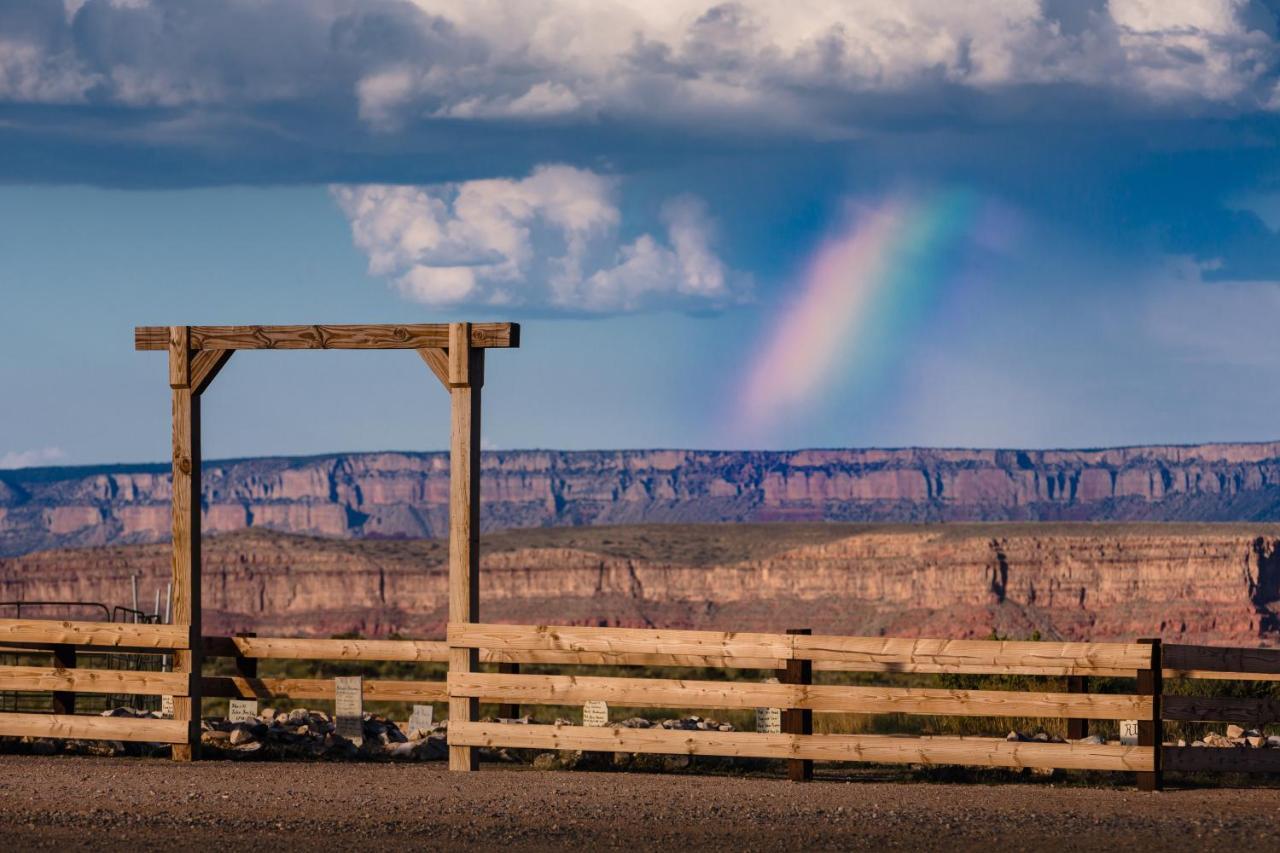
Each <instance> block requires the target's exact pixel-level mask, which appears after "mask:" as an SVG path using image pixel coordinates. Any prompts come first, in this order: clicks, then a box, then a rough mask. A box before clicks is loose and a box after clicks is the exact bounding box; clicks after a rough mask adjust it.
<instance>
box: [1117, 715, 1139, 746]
mask: <svg viewBox="0 0 1280 853" xmlns="http://www.w3.org/2000/svg"><path fill="white" fill-rule="evenodd" d="M1120 743H1121V745H1123V746H1137V745H1138V721H1137V720H1121V721H1120Z"/></svg>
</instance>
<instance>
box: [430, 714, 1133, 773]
mask: <svg viewBox="0 0 1280 853" xmlns="http://www.w3.org/2000/svg"><path fill="white" fill-rule="evenodd" d="M449 742H450V743H451V744H454V743H456V744H457V745H461V746H483V747H515V748H527V749H566V750H572V749H580V750H592V751H601V752H656V753H675V754H683V755H714V756H729V757H740V758H745V757H750V758H787V759H797V758H798V759H808V760H813V761H869V762H885V763H896V764H978V765H982V766H985V767H1058V768H1064V769H1073V770H1130V771H1137V772H1142V771H1150V770H1151V769H1152V768H1153V767H1154V758H1153V755H1152V753H1153V750H1152V749H1151V748H1149V747H1138V746H1119V745H1115V744H1101V745H1091V744H1088V745H1086V744H1071V743H1034V742H1029V743H1011V742H1008V741H1005V740H998V739H995V738H968V737H897V736H894V735H792V734H761V733H757V732H703V731H680V730H665V729H625V728H619V729H613V728H585V727H582V726H547V725H521V726H510V725H501V724H490V723H463V724H461V725H458V726H450V727H449Z"/></svg>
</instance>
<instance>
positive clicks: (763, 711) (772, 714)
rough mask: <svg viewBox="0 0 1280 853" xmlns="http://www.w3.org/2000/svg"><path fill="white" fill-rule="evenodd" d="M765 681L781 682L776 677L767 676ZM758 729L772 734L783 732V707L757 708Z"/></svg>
mask: <svg viewBox="0 0 1280 853" xmlns="http://www.w3.org/2000/svg"><path fill="white" fill-rule="evenodd" d="M764 683H765V684H777V683H779V682H778V679H776V678H766V679H765V680H764ZM756 731H758V732H764V733H765V734H771V735H778V734H782V709H781V708H756Z"/></svg>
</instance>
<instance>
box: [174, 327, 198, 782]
mask: <svg viewBox="0 0 1280 853" xmlns="http://www.w3.org/2000/svg"><path fill="white" fill-rule="evenodd" d="M191 360H192V359H191V329H190V328H189V327H187V326H171V327H170V328H169V387H170V388H171V389H172V394H173V508H172V522H173V623H174V624H175V625H181V626H183V627H185V628H186V629H187V639H188V646H189V647H188V648H186V649H175V650H174V653H173V669H174V672H183V673H186V674H187V682H188V687H187V695H186V696H174V697H173V718H174V719H175V720H179V721H182V722H185V723H186V724H187V742H186V743H185V744H174V746H173V758H174V760H175V761H193V760H195V759H197V758H199V757H200V670H201V664H202V663H203V660H204V648H203V645H202V638H201V636H200V634H201V631H200V393H199V391H198V390H197V389H195V388H193V387H192V375H191V373H192V371H191Z"/></svg>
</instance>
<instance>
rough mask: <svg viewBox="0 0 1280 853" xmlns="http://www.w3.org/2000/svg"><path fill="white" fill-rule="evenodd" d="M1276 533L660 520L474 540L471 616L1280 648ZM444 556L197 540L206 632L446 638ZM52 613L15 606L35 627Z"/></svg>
mask: <svg viewBox="0 0 1280 853" xmlns="http://www.w3.org/2000/svg"><path fill="white" fill-rule="evenodd" d="M1278 545H1280V525H1275V524H1255V525H1152V524H1127V525H1122V524H1108V525H1082V524H1044V525H1041V524H1037V525H1016V524H979V525H970V524H961V525H945V526H922V527H906V526H901V527H886V526H881V525H846V524H820V525H819V524H815V525H795V524H771V525H662V526H635V527H596V528H576V529H575V528H559V529H550V530H523V531H510V532H506V533H500V534H495V535H491V536H487V537H485V539H484V542H483V548H482V572H481V584H480V587H481V604H480V615H481V618H482V619H484V620H493V621H505V622H519V623H526V624H558V623H559V624H563V623H569V624H593V625H599V624H603V625H624V626H641V627H646V626H660V627H688V628H705V629H714V630H731V631H751V630H755V631H782V630H784V629H786V628H791V627H809V628H813V629H814V630H816V631H819V632H830V633H841V634H857V635H869V636H875V635H886V636H930V637H951V638H968V637H979V638H980V637H986V636H989V635H990V634H991V632H992V631H998V632H1000V633H1001V634H1003V635H1005V636H1011V637H1019V638H1027V637H1031V636H1034V635H1036V634H1038V635H1039V636H1041V637H1043V638H1045V639H1067V640H1084V639H1093V640H1133V639H1137V638H1140V637H1148V636H1163V637H1165V638H1166V639H1169V640H1181V641H1184V642H1209V643H1219V644H1230V645H1248V646H1256V645H1259V644H1262V645H1268V644H1277V643H1280V625H1278V623H1277V619H1276V612H1277V611H1280V555H1278V554H1277V546H1278ZM446 556H447V546H446V545H445V543H443V542H440V541H404V542H392V541H350V540H332V539H329V540H326V539H316V538H308V537H297V536H290V535H286V534H278V533H269V532H266V531H246V532H240V533H235V534H227V535H224V536H218V537H212V538H210V539H209V540H208V541H207V543H206V548H205V570H204V571H205V574H204V609H205V627H206V629H207V630H208V631H211V632H226V631H239V630H255V631H258V632H260V633H263V634H269V635H275V636H280V635H284V636H307V635H310V636H327V635H331V634H334V633H338V632H344V631H358V632H360V633H362V634H364V635H366V636H385V635H387V634H390V633H393V632H400V633H403V634H406V635H409V636H417V637H440V636H443V631H444V625H445V622H446V613H447V606H448V602H447V592H446V567H445V563H446ZM168 561H169V555H168V551H167V549H166V547H165V546H164V545H161V544H156V545H134V546H114V547H107V548H89V549H80V550H60V551H46V552H41V553H36V554H29V555H26V556H22V557H12V558H5V559H0V600H15V599H24V600H27V601H32V600H66V599H90V600H98V601H103V602H105V603H108V604H117V603H127V602H128V601H129V596H130V583H131V577H132V576H133V575H134V574H137V575H139V586H140V588H141V593H142V596H141V598H142V600H143V601H144V602H147V603H150V602H153V601H154V594H155V590H157V589H161V590H162V589H163V587H164V584H165V582H167V580H168V577H169V565H168ZM62 613H63V612H58V613H54V612H49V613H45V614H41V613H39V612H37V611H32V612H31V613H30V615H33V616H35V615H46V616H49V617H53V616H59V615H62Z"/></svg>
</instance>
